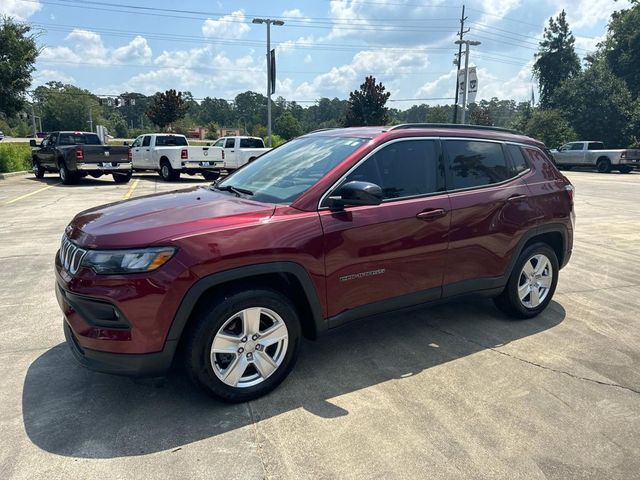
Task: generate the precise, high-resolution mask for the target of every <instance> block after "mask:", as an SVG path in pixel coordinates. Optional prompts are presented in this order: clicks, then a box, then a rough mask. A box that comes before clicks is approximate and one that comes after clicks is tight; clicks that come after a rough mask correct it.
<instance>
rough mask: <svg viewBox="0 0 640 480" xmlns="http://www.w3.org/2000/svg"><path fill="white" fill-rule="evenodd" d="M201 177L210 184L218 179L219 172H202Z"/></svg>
mask: <svg viewBox="0 0 640 480" xmlns="http://www.w3.org/2000/svg"><path fill="white" fill-rule="evenodd" d="M202 176H203V177H204V179H205V180H209V181H210V182H213V181H214V180H217V179H218V178H219V177H220V172H202Z"/></svg>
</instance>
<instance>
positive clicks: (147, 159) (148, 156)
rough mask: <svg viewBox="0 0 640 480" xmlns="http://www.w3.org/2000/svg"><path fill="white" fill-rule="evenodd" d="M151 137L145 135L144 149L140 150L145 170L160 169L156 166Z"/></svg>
mask: <svg viewBox="0 0 640 480" xmlns="http://www.w3.org/2000/svg"><path fill="white" fill-rule="evenodd" d="M151 137H152V136H151V135H145V136H144V137H142V147H141V148H140V153H141V158H142V165H143V166H144V168H156V169H157V168H159V166H158V165H154V161H153V152H152V151H151Z"/></svg>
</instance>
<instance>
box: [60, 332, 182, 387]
mask: <svg viewBox="0 0 640 480" xmlns="http://www.w3.org/2000/svg"><path fill="white" fill-rule="evenodd" d="M64 337H65V339H66V341H67V345H68V346H69V349H70V350H71V353H72V354H73V356H74V358H75V359H76V360H77V361H78V362H79V363H80V365H82V366H83V367H86V368H88V369H89V370H94V371H96V372H101V373H110V374H112V375H127V376H133V377H157V376H161V375H164V374H165V373H166V372H167V370H169V367H170V366H171V362H172V361H173V355H174V350H175V345H172V344H171V345H169V344H168V345H167V346H166V347H165V349H164V350H162V351H161V352H156V353H140V354H126V353H110V352H99V351H97V350H91V349H88V348H82V347H81V346H80V344H79V343H78V340H77V338H76V336H75V334H74V333H73V330H71V327H70V326H69V324H68V323H67V321H66V320H65V321H64ZM168 347H173V348H168Z"/></svg>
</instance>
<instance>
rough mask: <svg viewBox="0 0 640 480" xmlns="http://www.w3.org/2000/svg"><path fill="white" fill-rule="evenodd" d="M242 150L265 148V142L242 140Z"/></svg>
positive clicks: (255, 139)
mask: <svg viewBox="0 0 640 480" xmlns="http://www.w3.org/2000/svg"><path fill="white" fill-rule="evenodd" d="M240 148H264V142H263V141H262V140H261V139H259V138H241V139H240Z"/></svg>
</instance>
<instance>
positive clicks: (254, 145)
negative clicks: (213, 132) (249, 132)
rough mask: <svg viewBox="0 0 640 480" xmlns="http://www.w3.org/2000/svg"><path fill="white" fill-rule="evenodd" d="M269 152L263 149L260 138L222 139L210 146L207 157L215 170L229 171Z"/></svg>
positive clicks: (267, 149) (262, 142)
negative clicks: (214, 165)
mask: <svg viewBox="0 0 640 480" xmlns="http://www.w3.org/2000/svg"><path fill="white" fill-rule="evenodd" d="M269 150H271V149H270V148H265V146H264V141H263V140H262V139H261V138H260V137H222V138H219V139H218V140H216V142H215V143H214V144H213V145H212V146H211V151H210V152H209V156H210V158H211V159H212V160H213V161H214V162H215V164H216V167H217V168H220V169H221V170H227V171H231V170H235V169H237V168H240V167H241V166H243V165H244V164H245V163H249V162H252V161H253V160H255V159H256V158H258V157H259V156H260V155H262V154H263V153H266V152H268V151H269ZM220 162H222V163H220Z"/></svg>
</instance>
